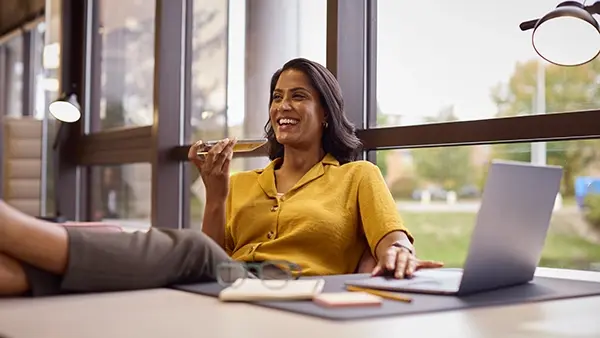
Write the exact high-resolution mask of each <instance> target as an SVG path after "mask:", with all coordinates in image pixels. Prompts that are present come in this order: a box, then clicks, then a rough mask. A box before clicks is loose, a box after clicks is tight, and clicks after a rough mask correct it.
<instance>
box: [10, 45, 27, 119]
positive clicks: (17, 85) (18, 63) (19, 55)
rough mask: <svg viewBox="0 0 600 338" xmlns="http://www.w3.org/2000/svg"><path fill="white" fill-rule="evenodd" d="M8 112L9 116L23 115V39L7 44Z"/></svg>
mask: <svg viewBox="0 0 600 338" xmlns="http://www.w3.org/2000/svg"><path fill="white" fill-rule="evenodd" d="M5 46H6V65H7V67H6V77H7V78H6V79H5V83H6V84H7V93H6V94H7V95H6V99H7V102H6V112H5V115H7V116H14V117H19V116H22V115H23V67H24V63H23V37H22V36H21V35H19V36H17V37H14V38H12V39H11V40H10V41H8V42H7V43H6V45H5Z"/></svg>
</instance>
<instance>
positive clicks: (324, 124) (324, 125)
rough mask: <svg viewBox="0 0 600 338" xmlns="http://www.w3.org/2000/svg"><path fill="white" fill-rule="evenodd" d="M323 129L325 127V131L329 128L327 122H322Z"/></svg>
mask: <svg viewBox="0 0 600 338" xmlns="http://www.w3.org/2000/svg"><path fill="white" fill-rule="evenodd" d="M323 127H325V129H327V127H329V123H327V121H325V122H323Z"/></svg>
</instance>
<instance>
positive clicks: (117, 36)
mask: <svg viewBox="0 0 600 338" xmlns="http://www.w3.org/2000/svg"><path fill="white" fill-rule="evenodd" d="M98 1H100V3H99V7H100V27H101V28H100V32H101V34H102V42H101V47H100V48H101V57H102V61H101V100H100V120H101V121H102V122H101V129H110V128H118V127H125V126H144V125H151V124H152V123H153V91H154V88H153V87H154V20H155V1H153V0H151V1H142V0H135V1H118V0H98Z"/></svg>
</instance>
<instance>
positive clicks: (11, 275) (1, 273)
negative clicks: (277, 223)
mask: <svg viewBox="0 0 600 338" xmlns="http://www.w3.org/2000/svg"><path fill="white" fill-rule="evenodd" d="M28 289H29V286H28V283H27V277H26V275H25V270H23V267H22V265H21V264H20V263H19V262H18V261H17V260H15V259H13V258H11V257H8V256H6V255H3V254H0V296H20V295H22V294H24V293H25V292H27V291H28Z"/></svg>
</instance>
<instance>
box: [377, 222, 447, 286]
mask: <svg viewBox="0 0 600 338" xmlns="http://www.w3.org/2000/svg"><path fill="white" fill-rule="evenodd" d="M375 254H376V255H377V265H376V266H375V268H374V269H373V272H372V273H371V275H372V276H380V275H383V274H393V276H394V277H395V278H398V279H401V278H410V277H412V275H413V274H414V273H415V271H418V270H420V269H435V268H441V267H442V266H444V263H442V262H437V261H426V260H420V259H418V258H417V257H416V256H415V254H414V248H413V246H412V244H411V243H410V241H408V238H407V237H406V235H405V234H404V233H403V232H401V233H396V232H394V233H391V234H388V235H387V236H386V237H384V238H383V239H382V240H381V242H380V243H379V245H378V246H377V249H376V250H375Z"/></svg>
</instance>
